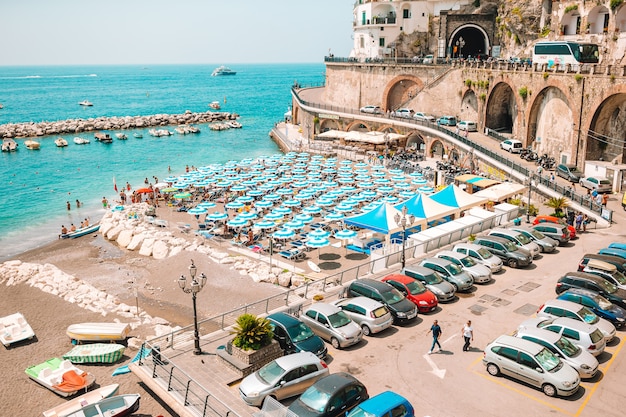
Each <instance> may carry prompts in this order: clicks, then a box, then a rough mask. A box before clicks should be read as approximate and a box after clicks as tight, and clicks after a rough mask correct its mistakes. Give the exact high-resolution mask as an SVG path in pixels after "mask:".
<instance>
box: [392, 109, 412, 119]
mask: <svg viewBox="0 0 626 417" xmlns="http://www.w3.org/2000/svg"><path fill="white" fill-rule="evenodd" d="M393 116H395V117H402V118H404V119H411V118H413V110H411V109H407V108H404V107H403V108H399V109H396V110H395V111H394V112H393Z"/></svg>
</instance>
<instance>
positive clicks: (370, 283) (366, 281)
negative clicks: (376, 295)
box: [350, 278, 392, 291]
mask: <svg viewBox="0 0 626 417" xmlns="http://www.w3.org/2000/svg"><path fill="white" fill-rule="evenodd" d="M352 285H363V286H365V287H370V288H373V289H375V290H378V291H386V290H389V288H392V287H391V285H389V284H387V283H386V282H381V281H376V280H375V279H371V278H361V279H357V280H355V281H352V283H350V286H352Z"/></svg>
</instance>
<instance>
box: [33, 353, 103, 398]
mask: <svg viewBox="0 0 626 417" xmlns="http://www.w3.org/2000/svg"><path fill="white" fill-rule="evenodd" d="M26 375H28V376H29V378H31V379H32V380H34V381H35V382H37V383H39V384H41V385H43V386H44V387H45V388H48V389H49V390H50V391H52V392H54V393H56V394H58V395H60V396H62V397H69V396H70V395H74V394H76V393H77V392H78V391H80V390H83V389H84V390H87V388H89V387H90V386H92V385H93V384H94V383H95V382H96V378H95V377H94V376H93V375H92V374H90V373H89V372H84V371H83V370H81V369H79V368H77V367H76V366H74V365H72V363H71V362H70V361H68V360H62V359H60V358H52V359H48V360H47V361H45V362H43V363H40V364H38V365H34V366H31V367H29V368H26Z"/></svg>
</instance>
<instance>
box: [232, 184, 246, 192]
mask: <svg viewBox="0 0 626 417" xmlns="http://www.w3.org/2000/svg"><path fill="white" fill-rule="evenodd" d="M246 190H247V188H246V187H244V186H243V185H233V186H232V187H230V191H234V192H236V193H238V192H239V191H246Z"/></svg>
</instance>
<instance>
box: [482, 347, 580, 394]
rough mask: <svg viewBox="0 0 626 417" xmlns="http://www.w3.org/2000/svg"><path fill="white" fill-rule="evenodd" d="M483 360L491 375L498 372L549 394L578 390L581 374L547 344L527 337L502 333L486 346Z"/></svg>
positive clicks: (570, 392) (569, 392) (568, 392)
mask: <svg viewBox="0 0 626 417" xmlns="http://www.w3.org/2000/svg"><path fill="white" fill-rule="evenodd" d="M483 364H485V366H486V367H487V372H489V374H490V375H492V376H498V375H500V373H502V374H504V375H507V376H508V377H510V378H513V379H517V380H520V381H522V382H524V383H526V384H530V385H533V386H535V387H537V388H541V390H542V391H543V393H544V394H546V395H547V396H549V397H554V396H556V395H561V396H570V395H573V394H575V393H576V391H578V387H579V386H580V377H579V375H578V372H576V370H574V368H572V367H571V366H569V365H567V364H565V363H563V362H562V361H561V360H560V359H559V358H558V357H557V356H556V355H554V354H553V353H552V352H551V351H550V350H548V349H547V348H545V347H543V346H541V345H538V344H536V343H533V342H529V341H528V340H524V339H521V338H517V337H513V336H509V335H502V336H500V337H498V338H497V339H496V340H494V341H493V342H491V343H489V344H488V345H487V347H485V353H484V356H483Z"/></svg>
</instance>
